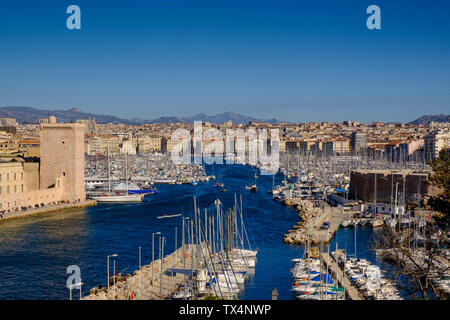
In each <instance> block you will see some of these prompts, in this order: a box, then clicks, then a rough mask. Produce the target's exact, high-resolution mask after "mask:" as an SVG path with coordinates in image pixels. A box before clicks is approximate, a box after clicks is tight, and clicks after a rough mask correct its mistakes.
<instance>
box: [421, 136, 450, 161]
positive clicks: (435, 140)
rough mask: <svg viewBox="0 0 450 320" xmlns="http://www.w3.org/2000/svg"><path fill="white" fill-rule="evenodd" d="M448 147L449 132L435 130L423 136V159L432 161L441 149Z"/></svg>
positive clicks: (449, 144) (449, 140)
mask: <svg viewBox="0 0 450 320" xmlns="http://www.w3.org/2000/svg"><path fill="white" fill-rule="evenodd" d="M447 148H450V132H449V131H443V130H437V131H434V132H432V133H430V134H428V135H426V136H425V137H424V150H425V160H426V161H433V160H434V159H436V158H438V157H439V152H440V151H441V150H442V149H447Z"/></svg>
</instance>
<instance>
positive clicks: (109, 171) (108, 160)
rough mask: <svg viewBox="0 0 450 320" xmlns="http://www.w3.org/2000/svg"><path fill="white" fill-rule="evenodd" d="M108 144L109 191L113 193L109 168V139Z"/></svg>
mask: <svg viewBox="0 0 450 320" xmlns="http://www.w3.org/2000/svg"><path fill="white" fill-rule="evenodd" d="M107 145H108V159H107V162H108V192H109V193H111V170H110V168H109V140H108V143H107Z"/></svg>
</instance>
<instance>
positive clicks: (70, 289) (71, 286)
mask: <svg viewBox="0 0 450 320" xmlns="http://www.w3.org/2000/svg"><path fill="white" fill-rule="evenodd" d="M82 285H83V282H79V283H75V284H71V285H69V292H70V300H72V288H73V287H76V286H80V300H81V286H82Z"/></svg>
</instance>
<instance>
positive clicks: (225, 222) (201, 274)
mask: <svg viewBox="0 0 450 320" xmlns="http://www.w3.org/2000/svg"><path fill="white" fill-rule="evenodd" d="M185 220H186V218H184V219H183V243H182V246H183V251H184V252H186V253H189V252H190V254H189V256H190V260H191V261H186V256H187V255H185V258H184V259H183V260H184V268H178V269H175V268H172V269H170V268H169V269H168V271H171V272H175V273H182V274H184V278H185V281H184V282H183V285H180V286H179V287H178V290H177V291H176V292H175V293H174V294H173V295H172V296H171V298H172V299H204V298H207V297H211V296H212V297H216V298H219V299H235V298H237V295H238V294H239V293H240V292H241V290H242V289H243V288H244V284H245V281H246V280H247V279H248V277H249V275H250V274H251V273H253V272H254V267H255V264H256V255H257V253H258V250H254V249H252V247H251V244H250V240H249V238H248V234H247V231H246V228H245V225H244V221H243V210H242V197H241V199H240V205H238V201H237V197H236V195H235V203H234V206H233V208H232V209H231V208H230V209H229V210H227V211H224V210H223V207H222V203H221V201H220V200H219V199H217V200H216V201H215V210H208V209H206V208H205V211H204V213H202V212H201V210H200V208H198V205H197V200H196V198H195V196H194V217H193V218H191V219H190V221H185ZM185 230H186V232H187V242H188V243H185V240H184V238H185V237H184V233H185ZM186 263H189V264H190V267H191V268H190V269H187V268H186Z"/></svg>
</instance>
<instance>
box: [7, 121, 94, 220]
mask: <svg viewBox="0 0 450 320" xmlns="http://www.w3.org/2000/svg"><path fill="white" fill-rule="evenodd" d="M39 135H40V143H41V149H40V161H39V163H37V162H26V161H24V160H23V159H21V158H13V159H8V160H5V159H3V160H2V161H1V162H0V210H1V212H3V213H4V212H12V211H20V210H25V209H29V208H35V207H42V206H46V205H49V204H59V203H73V202H81V201H85V200H86V195H85V192H84V124H81V123H57V122H56V119H55V117H53V116H50V117H49V118H48V121H46V122H41V123H40V125H39Z"/></svg>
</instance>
